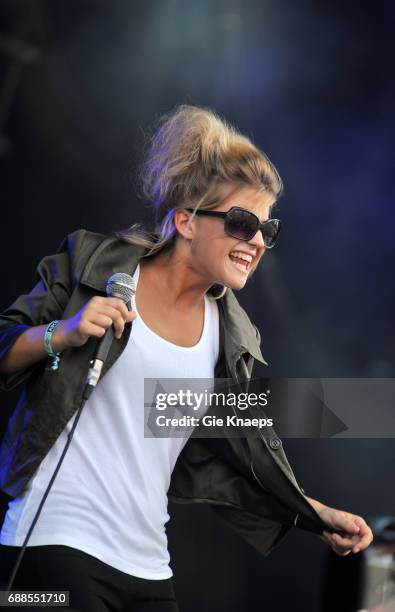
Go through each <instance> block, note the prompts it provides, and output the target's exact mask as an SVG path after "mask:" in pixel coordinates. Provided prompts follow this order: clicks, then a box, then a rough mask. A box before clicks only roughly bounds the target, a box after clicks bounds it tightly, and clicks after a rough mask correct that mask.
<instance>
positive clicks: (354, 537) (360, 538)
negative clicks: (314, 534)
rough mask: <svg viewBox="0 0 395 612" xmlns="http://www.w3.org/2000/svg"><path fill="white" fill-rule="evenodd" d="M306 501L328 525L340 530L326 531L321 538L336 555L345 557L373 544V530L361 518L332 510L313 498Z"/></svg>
mask: <svg viewBox="0 0 395 612" xmlns="http://www.w3.org/2000/svg"><path fill="white" fill-rule="evenodd" d="M306 499H307V501H308V502H309V504H310V505H311V506H312V507H313V508H314V510H315V511H316V512H317V514H319V515H320V517H321V518H322V520H323V521H324V522H325V523H327V525H329V526H331V527H333V528H335V529H338V531H337V532H336V533H330V532H329V531H324V532H323V533H322V535H321V536H320V538H321V540H323V541H324V542H326V543H327V544H329V545H330V546H331V548H332V549H333V550H334V552H335V553H337V554H338V555H340V556H342V557H344V556H345V555H348V554H349V553H350V552H353V553H354V554H355V553H358V552H360V551H362V550H365V548H367V547H368V546H369V545H370V544H371V542H372V540H373V534H372V530H371V529H370V527H369V525H367V523H366V522H365V520H364V519H363V518H362V517H361V516H357V515H355V514H351V513H349V512H345V511H343V510H336V509H335V508H330V507H329V506H325V505H324V504H322V503H321V502H319V501H318V500H317V499H312V498H311V497H306Z"/></svg>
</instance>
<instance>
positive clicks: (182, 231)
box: [174, 208, 195, 240]
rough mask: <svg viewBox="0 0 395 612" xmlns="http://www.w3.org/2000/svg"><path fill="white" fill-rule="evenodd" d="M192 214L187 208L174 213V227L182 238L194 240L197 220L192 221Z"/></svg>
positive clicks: (178, 209)
mask: <svg viewBox="0 0 395 612" xmlns="http://www.w3.org/2000/svg"><path fill="white" fill-rule="evenodd" d="M191 217H192V213H191V212H188V211H187V210H185V208H177V210H175V211H174V225H175V228H176V230H177V232H178V234H179V235H180V236H182V238H185V239H186V240H192V239H193V238H194V236H195V219H193V220H192V221H191Z"/></svg>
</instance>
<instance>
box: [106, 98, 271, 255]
mask: <svg viewBox="0 0 395 612" xmlns="http://www.w3.org/2000/svg"><path fill="white" fill-rule="evenodd" d="M141 179H142V187H143V189H142V191H143V195H144V197H145V198H146V199H147V200H148V201H149V202H150V203H151V205H152V207H153V212H154V222H155V227H154V230H153V231H148V230H147V229H146V228H145V227H144V226H142V225H141V224H139V223H136V224H134V225H132V226H131V227H130V228H128V229H127V230H123V231H120V232H118V233H117V236H118V238H120V239H122V240H126V241H127V242H130V243H132V244H135V245H139V246H143V247H146V248H147V249H148V251H147V253H145V255H144V257H149V256H152V255H155V254H157V253H158V252H159V251H162V250H163V249H165V248H168V247H170V246H171V245H173V244H174V241H175V238H176V236H177V230H176V227H175V224H174V212H175V210H176V209H177V208H185V207H193V208H195V209H198V208H202V209H210V208H214V207H215V206H216V205H218V203H219V201H220V198H221V193H222V189H223V186H224V184H226V183H233V184H235V185H238V186H249V187H253V188H255V189H256V190H257V191H266V192H268V193H269V194H270V195H271V196H272V197H273V200H277V199H278V197H279V196H280V195H281V192H282V181H281V178H280V176H279V174H278V172H277V170H276V168H275V167H274V165H273V164H272V163H271V161H270V160H269V159H268V157H267V156H266V155H265V153H263V152H262V151H260V150H259V149H258V148H257V147H256V146H255V145H254V144H253V143H252V142H251V141H250V140H249V139H248V138H247V137H245V136H243V135H242V134H240V133H239V132H237V131H236V129H235V128H234V127H233V126H231V125H229V124H228V123H227V122H226V121H224V120H223V119H221V118H220V117H219V116H218V115H216V114H215V113H214V112H213V111H211V110H208V109H205V108H199V107H197V106H189V105H182V106H179V107H177V108H176V109H175V110H174V111H173V112H171V113H170V114H168V115H165V116H164V117H162V118H161V120H160V122H159V128H158V129H157V131H156V132H155V133H154V135H153V136H152V138H151V140H150V142H149V147H148V150H147V154H146V157H145V160H144V163H143V166H142V172H141Z"/></svg>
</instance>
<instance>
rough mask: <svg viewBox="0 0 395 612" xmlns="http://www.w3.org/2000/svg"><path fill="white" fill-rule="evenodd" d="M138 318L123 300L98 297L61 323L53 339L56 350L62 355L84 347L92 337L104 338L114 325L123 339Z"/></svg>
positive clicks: (116, 332) (116, 333)
mask: <svg viewBox="0 0 395 612" xmlns="http://www.w3.org/2000/svg"><path fill="white" fill-rule="evenodd" d="M136 316H137V314H136V313H135V312H133V311H130V310H128V309H127V307H126V304H125V303H124V302H123V301H122V300H121V299H119V298H114V297H102V296H99V295H96V296H95V297H93V298H92V299H90V300H89V302H87V303H86V304H85V306H83V308H81V310H79V311H78V312H77V313H76V314H75V315H74V316H72V317H70V318H69V319H64V320H62V321H61V322H60V323H59V325H58V326H57V327H56V329H55V331H54V333H53V336H52V342H51V344H52V347H53V350H54V351H55V352H61V351H62V350H64V349H65V348H71V347H77V346H83V345H84V344H85V343H86V342H87V340H88V338H90V337H91V336H96V337H97V338H102V337H103V336H104V334H105V333H106V331H107V329H108V328H109V327H111V325H113V326H114V334H115V337H116V338H120V337H121V336H122V333H123V330H124V328H125V324H126V323H130V322H131V321H133V320H134V319H135V318H136Z"/></svg>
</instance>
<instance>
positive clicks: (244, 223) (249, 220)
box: [186, 206, 281, 249]
mask: <svg viewBox="0 0 395 612" xmlns="http://www.w3.org/2000/svg"><path fill="white" fill-rule="evenodd" d="M186 210H189V211H190V212H194V213H195V214H196V215H207V216H208V217H220V218H221V219H224V221H225V228H224V229H225V233H226V234H228V236H232V238H237V239H238V240H251V238H253V237H254V236H255V234H256V233H257V231H258V230H261V232H262V236H263V241H264V243H265V247H266V248H267V249H271V248H272V247H274V245H275V244H276V242H277V238H278V235H279V233H280V228H281V221H280V219H268V220H267V221H264V222H263V223H261V222H260V221H259V219H258V217H257V216H256V215H254V213H252V212H250V211H249V210H246V209H245V208H240V207H239V206H232V208H230V209H229V210H228V211H227V212H219V211H217V210H200V209H199V208H198V209H197V210H195V209H194V208H187V209H186Z"/></svg>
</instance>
